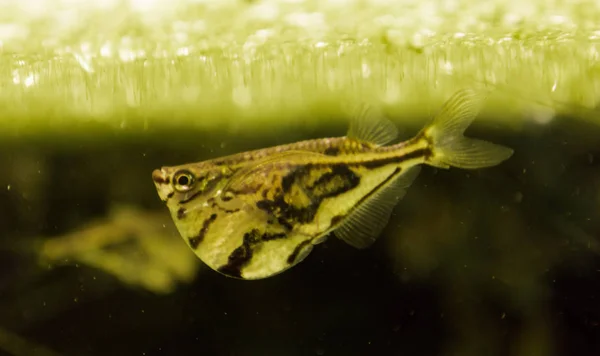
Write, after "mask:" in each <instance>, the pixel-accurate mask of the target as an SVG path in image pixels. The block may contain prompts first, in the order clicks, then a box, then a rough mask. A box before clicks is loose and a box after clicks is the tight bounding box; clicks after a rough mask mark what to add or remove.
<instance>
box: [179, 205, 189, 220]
mask: <svg viewBox="0 0 600 356" xmlns="http://www.w3.org/2000/svg"><path fill="white" fill-rule="evenodd" d="M186 212H187V210H186V209H185V208H183V207H181V208H179V209H178V210H177V219H178V220H181V219H183V218H185V213H186Z"/></svg>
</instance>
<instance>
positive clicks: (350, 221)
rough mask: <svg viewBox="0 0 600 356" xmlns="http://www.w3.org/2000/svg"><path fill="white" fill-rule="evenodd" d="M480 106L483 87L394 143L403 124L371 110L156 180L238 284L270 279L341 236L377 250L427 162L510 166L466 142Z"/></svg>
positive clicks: (462, 94)
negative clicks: (317, 131) (324, 129)
mask: <svg viewBox="0 0 600 356" xmlns="http://www.w3.org/2000/svg"><path fill="white" fill-rule="evenodd" d="M479 99H481V96H480V93H479V92H476V91H474V90H470V89H463V90H460V91H458V92H456V93H455V94H454V95H453V96H452V97H451V98H449V99H448V101H447V102H446V103H445V104H444V105H443V107H442V109H441V110H440V112H439V113H438V114H437V115H436V116H435V117H434V119H433V121H432V122H431V123H430V124H429V125H427V126H426V127H425V128H423V129H422V130H421V131H420V132H419V133H418V134H417V135H416V136H415V137H413V138H411V139H409V140H407V141H404V142H400V143H397V144H392V145H387V144H388V143H390V142H391V141H393V140H394V139H395V138H396V136H397V131H396V128H395V126H394V125H393V124H392V123H391V122H390V121H387V120H386V119H384V118H383V117H382V116H381V115H380V114H379V113H378V112H377V111H376V110H374V109H373V108H372V107H368V106H365V107H364V110H361V111H360V112H359V113H357V114H356V115H354V116H353V117H352V121H351V124H350V128H349V131H348V134H347V135H346V136H344V137H337V138H324V139H316V140H308V141H302V142H297V143H293V144H288V145H282V146H276V147H271V148H266V149H261V150H256V151H250V152H246V153H240V154H236V155H231V156H227V157H222V158H217V159H213V160H209V161H204V162H198V163H191V164H184V165H180V166H172V167H162V168H161V169H160V170H155V171H154V172H153V174H152V176H153V180H154V183H155V186H156V188H157V191H158V194H159V196H160V198H161V199H162V200H163V201H165V202H166V204H167V206H168V208H169V210H170V212H171V215H172V217H173V220H174V221H175V224H176V226H177V228H178V230H179V232H180V234H181V235H182V237H183V238H184V240H185V241H186V242H187V244H188V245H189V246H190V248H191V249H192V250H193V251H194V252H195V253H196V255H197V256H198V257H199V258H200V259H201V260H202V261H203V262H204V263H205V264H207V265H208V266H209V267H211V268H212V269H214V270H216V271H218V272H220V273H222V274H225V275H227V276H230V277H235V278H241V279H261V278H267V277H270V276H273V275H276V274H278V273H281V272H283V271H285V270H287V269H289V268H290V267H292V266H294V265H296V264H298V263H299V262H300V261H302V260H303V259H304V258H305V257H306V256H307V255H308V254H309V253H310V251H311V250H312V248H313V246H314V245H316V244H318V243H320V242H322V241H324V240H325V238H326V237H327V236H328V235H329V234H330V233H332V232H333V234H334V235H336V236H337V237H338V238H340V239H342V240H343V241H345V242H347V243H348V244H350V245H351V246H354V247H356V248H366V247H368V246H370V245H371V244H372V243H373V242H374V241H375V240H376V239H377V237H378V236H379V235H380V233H381V232H382V230H383V228H384V227H385V225H386V224H387V222H388V221H389V218H390V216H391V213H392V210H393V208H394V206H395V205H396V204H397V203H398V201H399V200H400V199H402V197H403V196H404V194H405V193H406V190H407V188H408V187H409V186H410V185H411V183H412V182H413V181H414V179H415V178H416V177H417V175H418V172H419V169H420V165H422V164H427V165H430V166H434V167H439V168H450V167H458V168H464V169H477V168H484V167H490V166H494V165H497V164H499V163H501V162H502V161H504V160H506V159H508V158H509V157H510V156H511V155H512V153H513V151H512V149H510V148H507V147H504V146H500V145H496V144H493V143H489V142H486V141H482V140H477V139H472V138H467V137H464V136H463V132H464V131H465V130H466V128H467V127H468V126H469V125H470V124H471V122H472V121H473V120H474V118H475V117H476V115H477V113H478V111H479V110H478V109H479V106H480V104H481V100H479Z"/></svg>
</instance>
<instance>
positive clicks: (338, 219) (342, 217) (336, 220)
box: [331, 215, 346, 227]
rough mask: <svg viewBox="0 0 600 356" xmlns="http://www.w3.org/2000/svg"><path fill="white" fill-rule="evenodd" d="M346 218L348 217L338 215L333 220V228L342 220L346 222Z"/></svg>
mask: <svg viewBox="0 0 600 356" xmlns="http://www.w3.org/2000/svg"><path fill="white" fill-rule="evenodd" d="M345 217H346V215H336V216H334V217H333V218H331V226H332V227H334V226H336V225H337V224H339V223H340V222H341V221H342V220H344V218H345Z"/></svg>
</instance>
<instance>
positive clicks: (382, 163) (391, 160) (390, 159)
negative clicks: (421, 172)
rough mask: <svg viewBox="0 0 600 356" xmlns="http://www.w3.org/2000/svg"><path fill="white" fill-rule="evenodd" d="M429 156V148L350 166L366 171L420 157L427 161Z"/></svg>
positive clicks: (430, 154)
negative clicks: (360, 167) (362, 168)
mask: <svg viewBox="0 0 600 356" xmlns="http://www.w3.org/2000/svg"><path fill="white" fill-rule="evenodd" d="M431 156H432V152H431V149H430V148H429V147H427V148H422V149H418V150H415V151H412V152H410V153H407V154H405V155H402V156H395V157H388V158H382V159H375V160H371V161H368V162H356V163H352V164H351V165H358V166H362V167H365V168H368V169H374V168H379V167H383V166H387V165H389V164H400V163H402V162H405V161H409V160H411V159H415V158H420V157H424V158H425V159H427V158H429V157H431Z"/></svg>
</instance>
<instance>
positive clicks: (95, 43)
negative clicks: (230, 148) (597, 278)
mask: <svg viewBox="0 0 600 356" xmlns="http://www.w3.org/2000/svg"><path fill="white" fill-rule="evenodd" d="M25 4H27V2H25ZM36 4H37V5H36V6H37V7H34V5H31V6H30V7H28V6H26V5H23V6H21V7H20V8H18V7H10V8H7V13H14V14H15V16H14V17H9V18H11V21H9V22H8V24H6V25H5V26H3V27H0V41H1V43H2V47H1V48H2V56H1V60H0V82H1V83H3V86H2V91H1V92H0V110H2V113H3V114H2V115H1V119H0V120H2V125H3V128H4V129H3V130H2V131H1V132H2V134H3V135H7V134H8V135H15V134H17V136H18V134H28V133H34V132H38V133H41V134H43V133H44V132H48V131H50V132H52V131H54V130H59V131H64V130H65V129H69V130H72V129H74V128H76V129H74V131H72V132H86V131H87V130H90V129H93V128H95V127H96V126H94V125H91V126H90V125H88V123H90V122H94V123H101V124H106V125H107V126H108V127H112V128H116V129H124V128H132V127H133V128H141V129H147V128H148V127H163V126H170V127H175V128H179V127H198V128H202V129H208V130H211V129H215V130H216V129H226V130H229V131H233V132H235V131H243V130H247V129H249V128H252V127H257V125H263V124H267V125H271V126H273V124H274V119H276V120H277V121H276V122H277V124H280V125H283V126H284V127H283V128H281V130H284V129H286V128H288V129H289V127H291V126H293V125H297V124H307V125H314V124H316V123H318V122H322V119H323V117H324V116H329V117H335V118H340V117H342V116H343V110H342V108H343V105H344V102H345V101H348V100H351V101H354V100H370V101H373V102H376V103H379V104H382V105H385V106H386V108H387V112H389V113H390V114H391V115H393V116H397V117H400V118H401V119H402V120H404V121H407V122H408V123H409V124H413V122H411V120H412V121H414V119H416V120H417V121H419V120H421V119H422V116H423V115H428V114H429V113H430V112H431V111H432V110H435V107H436V106H437V105H439V104H440V103H441V102H442V101H444V100H445V98H446V97H447V96H449V95H450V94H451V93H452V92H453V91H455V90H456V89H457V88H458V87H460V86H464V85H473V84H474V83H478V82H485V83H489V84H491V85H493V86H496V87H498V88H499V90H498V95H494V96H493V97H492V98H491V99H490V102H489V103H488V106H486V109H485V110H486V111H488V112H489V113H490V114H491V115H488V116H489V118H491V119H497V120H503V121H510V120H513V121H512V122H510V124H512V125H516V126H519V125H520V124H521V123H522V122H524V121H527V120H533V121H536V120H537V121H542V122H545V121H548V120H549V119H548V118H551V117H553V115H556V114H557V113H567V114H573V113H575V115H572V116H575V117H581V118H584V119H586V120H592V121H593V122H595V121H597V119H596V116H597V115H596V113H595V111H594V110H595V108H596V106H597V103H598V100H599V99H600V93H599V90H600V65H599V64H598V60H599V58H600V54H599V52H598V50H599V46H600V44H599V43H600V39H599V38H600V27H598V26H597V25H596V24H597V23H599V22H598V21H597V20H598V19H600V9H599V8H598V5H597V4H594V3H591V2H569V3H567V4H552V5H550V4H546V3H545V2H533V3H527V4H521V3H520V2H516V1H515V2H508V3H507V2H500V1H494V2H486V3H485V5H483V4H477V5H475V4H473V3H472V2H469V1H454V2H453V1H448V2H444V3H437V2H434V1H425V2H423V1H420V2H415V1H403V2H391V1H376V0H372V1H366V2H358V1H342V0H339V1H328V2H319V1H283V2H276V1H258V2H256V1H253V2H246V1H202V2H185V1H184V2H176V3H174V4H173V5H172V6H168V7H167V6H166V2H161V1H155V2H147V3H146V2H134V3H130V4H123V3H117V2H114V3H111V2H108V3H105V4H104V5H97V6H87V7H77V6H76V5H62V7H61V6H52V4H54V2H53V1H42V2H36ZM40 4H42V5H40ZM44 6H46V8H44ZM34 8H35V10H34ZM58 24H60V26H58ZM323 113H325V115H324V114H323ZM495 114H498V115H495ZM540 117H541V118H540ZM419 122H420V121H419ZM414 124H415V125H419V123H418V122H416V123H414ZM275 130H277V129H275Z"/></svg>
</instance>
